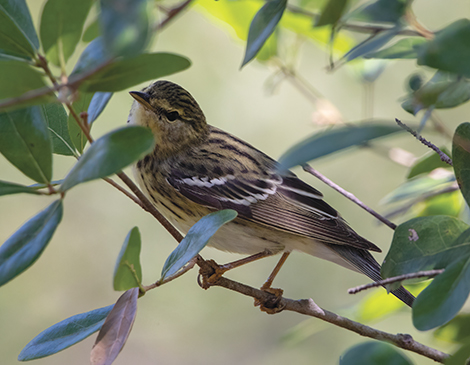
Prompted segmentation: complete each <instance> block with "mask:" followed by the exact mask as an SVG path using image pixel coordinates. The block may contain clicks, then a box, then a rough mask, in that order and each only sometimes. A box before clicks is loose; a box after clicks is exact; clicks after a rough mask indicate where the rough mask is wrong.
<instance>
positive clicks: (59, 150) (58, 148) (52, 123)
mask: <svg viewBox="0 0 470 365" xmlns="http://www.w3.org/2000/svg"><path fill="white" fill-rule="evenodd" d="M41 107H42V112H43V114H44V119H45V121H46V123H47V127H48V128H49V132H50V135H51V142H52V152H54V153H56V154H58V155H65V156H73V155H74V153H75V150H74V148H73V146H74V143H73V142H72V140H71V139H70V133H69V127H68V123H67V112H66V111H65V109H64V107H63V106H62V104H56V103H51V104H43V105H41Z"/></svg>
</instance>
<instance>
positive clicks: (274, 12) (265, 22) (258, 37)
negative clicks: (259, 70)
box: [241, 0, 287, 67]
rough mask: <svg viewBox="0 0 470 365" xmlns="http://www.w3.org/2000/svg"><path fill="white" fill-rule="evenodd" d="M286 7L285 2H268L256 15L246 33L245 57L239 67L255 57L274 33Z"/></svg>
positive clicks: (284, 0)
mask: <svg viewBox="0 0 470 365" xmlns="http://www.w3.org/2000/svg"><path fill="white" fill-rule="evenodd" d="M286 5H287V0H269V1H268V2H267V3H266V4H264V5H263V7H262V8H261V9H260V10H259V11H258V12H257V13H256V15H255V17H254V18H253V20H252V22H251V25H250V30H249V32H248V40H247V44H246V51H245V57H244V59H243V62H242V66H241V67H243V66H245V65H246V64H247V63H248V62H250V61H251V60H252V59H253V58H254V57H255V56H256V54H257V53H258V52H259V50H260V49H261V47H262V46H263V44H264V43H265V42H266V40H267V39H268V37H269V36H270V35H271V34H272V33H273V32H274V29H275V28H276V25H277V24H278V23H279V21H280V20H281V17H282V14H283V13H284V10H285V9H286Z"/></svg>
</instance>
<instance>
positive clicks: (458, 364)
mask: <svg viewBox="0 0 470 365" xmlns="http://www.w3.org/2000/svg"><path fill="white" fill-rule="evenodd" d="M469 357H470V344H469V343H467V344H464V345H462V346H461V347H460V348H459V349H458V350H457V351H456V352H455V353H453V354H452V356H450V357H449V358H447V359H445V360H444V364H445V365H462V364H468V358H469Z"/></svg>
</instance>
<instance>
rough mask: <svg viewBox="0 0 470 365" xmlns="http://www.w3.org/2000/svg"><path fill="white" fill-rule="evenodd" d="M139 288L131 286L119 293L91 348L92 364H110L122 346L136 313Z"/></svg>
mask: <svg viewBox="0 0 470 365" xmlns="http://www.w3.org/2000/svg"><path fill="white" fill-rule="evenodd" d="M138 298H139V288H132V289H129V290H128V291H126V292H125V293H124V294H123V295H121V296H120V297H119V299H118V301H117V302H116V304H115V305H114V307H113V309H112V310H111V312H109V314H108V317H106V321H105V322H104V324H103V327H102V328H101V330H100V332H99V333H98V337H97V339H96V342H95V344H94V346H93V349H92V350H91V355H90V363H91V364H93V365H108V364H112V362H113V361H114V359H116V357H117V356H118V355H119V352H121V350H122V348H123V347H124V345H125V343H126V340H127V338H128V337H129V333H130V332H131V329H132V325H133V324H134V320H135V316H136V314H137V299H138Z"/></svg>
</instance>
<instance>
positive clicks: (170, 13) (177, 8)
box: [155, 0, 192, 30]
mask: <svg viewBox="0 0 470 365" xmlns="http://www.w3.org/2000/svg"><path fill="white" fill-rule="evenodd" d="M191 1H192V0H186V1H183V2H182V3H180V4H178V5H176V6H175V7H173V8H171V9H170V10H169V11H168V13H167V17H166V18H165V19H163V20H162V21H161V22H160V23H158V24H157V26H155V30H161V29H162V28H164V27H165V26H166V25H167V24H168V23H169V22H170V21H172V20H173V19H174V18H175V17H176V16H177V15H178V14H179V13H181V12H182V11H183V10H184V9H186V7H188V5H189V4H190V3H191Z"/></svg>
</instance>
